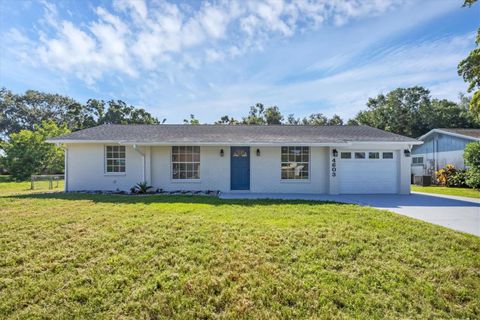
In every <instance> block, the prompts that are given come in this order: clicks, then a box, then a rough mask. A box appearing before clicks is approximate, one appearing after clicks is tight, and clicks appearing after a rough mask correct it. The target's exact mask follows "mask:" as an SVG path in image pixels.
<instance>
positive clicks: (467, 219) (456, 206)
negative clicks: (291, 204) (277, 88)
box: [220, 192, 480, 236]
mask: <svg viewBox="0 0 480 320" xmlns="http://www.w3.org/2000/svg"><path fill="white" fill-rule="evenodd" d="M220 198H221V199H283V200H314V201H335V202H343V203H352V204H358V205H363V206H369V207H373V208H378V209H385V210H390V211H393V212H396V213H399V214H402V215H405V216H409V217H412V218H415V219H420V220H423V221H427V222H430V223H434V224H437V225H441V226H444V227H447V228H450V229H453V230H457V231H462V232H466V233H470V234H474V235H477V236H480V199H472V198H466V197H456V196H445V195H434V194H427V193H419V192H415V193H412V194H411V195H336V196H332V195H319V194H274V193H222V194H220Z"/></svg>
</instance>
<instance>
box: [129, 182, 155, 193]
mask: <svg viewBox="0 0 480 320" xmlns="http://www.w3.org/2000/svg"><path fill="white" fill-rule="evenodd" d="M152 188H153V187H152V186H150V185H148V183H147V182H146V181H144V182H139V183H137V184H136V185H135V186H133V187H131V188H130V191H131V192H132V193H139V194H145V193H148V190H150V189H152Z"/></svg>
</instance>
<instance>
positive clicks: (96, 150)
mask: <svg viewBox="0 0 480 320" xmlns="http://www.w3.org/2000/svg"><path fill="white" fill-rule="evenodd" d="M66 147H67V149H68V152H67V154H68V158H67V170H68V173H67V179H68V180H67V188H68V191H80V190H112V191H115V190H117V189H118V190H125V191H127V190H129V189H130V187H132V186H133V185H134V184H136V183H138V182H140V181H142V180H143V165H142V162H143V158H142V156H141V155H140V153H138V152H137V151H135V150H134V149H133V147H130V146H127V147H126V148H125V152H126V155H125V156H126V159H125V161H126V168H125V171H126V172H125V173H115V174H113V173H106V172H105V146H104V145H103V144H71V145H67V146H66ZM141 149H142V150H145V148H141Z"/></svg>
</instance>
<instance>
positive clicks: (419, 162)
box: [412, 157, 423, 166]
mask: <svg viewBox="0 0 480 320" xmlns="http://www.w3.org/2000/svg"><path fill="white" fill-rule="evenodd" d="M412 164H413V165H417V166H421V165H423V157H412Z"/></svg>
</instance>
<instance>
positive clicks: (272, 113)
mask: <svg viewBox="0 0 480 320" xmlns="http://www.w3.org/2000/svg"><path fill="white" fill-rule="evenodd" d="M264 118H265V122H266V123H267V124H282V121H283V116H282V113H281V112H280V109H279V108H278V107H277V106H273V107H268V108H266V109H265V111H264Z"/></svg>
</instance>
